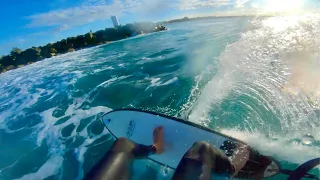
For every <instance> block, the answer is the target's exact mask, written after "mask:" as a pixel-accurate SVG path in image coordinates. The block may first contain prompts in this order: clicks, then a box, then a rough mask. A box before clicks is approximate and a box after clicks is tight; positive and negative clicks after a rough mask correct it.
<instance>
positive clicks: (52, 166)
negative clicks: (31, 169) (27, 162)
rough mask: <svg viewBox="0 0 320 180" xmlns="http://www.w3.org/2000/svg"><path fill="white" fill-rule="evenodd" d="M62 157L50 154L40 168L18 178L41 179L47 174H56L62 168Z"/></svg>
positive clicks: (22, 179) (23, 179) (24, 179)
mask: <svg viewBox="0 0 320 180" xmlns="http://www.w3.org/2000/svg"><path fill="white" fill-rule="evenodd" d="M62 163H63V158H62V157H61V156H55V155H53V156H51V157H50V158H49V160H47V161H46V162H45V164H44V165H42V166H41V167H40V169H39V170H38V171H37V172H35V173H31V174H27V175H24V176H23V177H21V178H19V180H30V179H32V180H42V179H45V178H47V177H49V176H52V175H56V174H58V172H59V171H60V170H61V168H62Z"/></svg>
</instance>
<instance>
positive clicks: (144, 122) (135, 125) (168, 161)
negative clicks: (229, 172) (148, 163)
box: [102, 109, 280, 179]
mask: <svg viewBox="0 0 320 180" xmlns="http://www.w3.org/2000/svg"><path fill="white" fill-rule="evenodd" d="M102 121H103V123H104V124H105V126H106V128H107V129H108V130H109V132H110V133H111V134H112V135H113V136H114V137H115V138H120V137H126V138H128V139H130V140H132V141H134V142H136V143H139V144H145V145H152V144H153V135H152V134H153V130H154V128H155V127H157V126H163V127H164V141H165V144H166V145H165V152H164V153H162V154H160V155H158V154H155V155H150V156H149V159H150V160H153V161H155V162H157V163H159V164H161V165H165V166H167V167H170V168H172V169H176V168H177V166H178V164H179V162H180V160H181V159H182V157H183V155H184V154H185V153H186V152H187V151H188V149H189V148H190V147H191V146H192V145H193V144H194V143H195V142H200V141H206V142H208V143H210V144H211V145H212V146H213V147H215V148H217V149H220V150H221V151H222V152H224V153H225V154H226V155H227V156H228V155H230V150H231V151H232V147H235V145H236V144H237V143H241V144H245V143H244V142H242V141H240V140H237V139H235V138H232V137H229V136H226V135H224V134H221V133H219V132H216V131H214V130H212V129H210V128H207V127H203V126H201V125H198V124H195V123H192V122H190V121H186V120H182V119H179V118H176V117H170V116H167V115H164V114H159V113H156V112H151V111H145V110H139V109H119V110H114V111H111V112H108V113H106V114H104V115H103V116H102ZM230 147H231V149H230ZM228 148H229V149H228ZM249 150H250V158H249V159H250V160H249V161H248V162H247V164H246V165H245V167H244V168H243V169H242V170H241V171H240V172H239V173H238V176H237V177H238V178H255V179H260V178H265V177H270V176H274V175H276V174H278V173H279V169H280V166H279V164H278V163H277V162H276V161H275V160H274V159H273V158H271V157H268V156H263V155H261V154H259V153H258V152H257V151H256V150H254V149H253V148H251V147H250V148H249Z"/></svg>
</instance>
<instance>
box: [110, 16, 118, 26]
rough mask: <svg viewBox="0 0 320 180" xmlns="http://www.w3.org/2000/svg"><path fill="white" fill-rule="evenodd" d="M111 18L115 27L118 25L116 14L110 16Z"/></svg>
mask: <svg viewBox="0 0 320 180" xmlns="http://www.w3.org/2000/svg"><path fill="white" fill-rule="evenodd" d="M111 20H112V23H113V26H114V27H115V28H116V27H118V26H120V24H119V21H118V18H117V16H111Z"/></svg>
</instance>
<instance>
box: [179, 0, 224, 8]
mask: <svg viewBox="0 0 320 180" xmlns="http://www.w3.org/2000/svg"><path fill="white" fill-rule="evenodd" d="M229 3H230V1H229V0H180V2H179V3H178V4H177V8H178V9H181V10H190V9H198V8H209V7H218V6H223V5H228V4H229Z"/></svg>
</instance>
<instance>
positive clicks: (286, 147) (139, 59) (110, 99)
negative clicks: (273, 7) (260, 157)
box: [0, 14, 320, 179]
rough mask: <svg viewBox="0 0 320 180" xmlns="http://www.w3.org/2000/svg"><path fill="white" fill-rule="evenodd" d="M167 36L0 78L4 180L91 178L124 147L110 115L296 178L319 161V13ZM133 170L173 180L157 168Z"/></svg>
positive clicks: (216, 22) (220, 21)
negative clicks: (181, 128)
mask: <svg viewBox="0 0 320 180" xmlns="http://www.w3.org/2000/svg"><path fill="white" fill-rule="evenodd" d="M166 26H167V28H168V29H169V30H168V31H164V32H160V33H154V34H148V35H143V36H138V37H135V38H131V39H126V40H122V41H118V42H114V43H111V44H107V45H102V46H98V47H94V48H90V49H85V50H80V51H77V52H72V53H68V54H64V55H60V56H57V57H53V58H50V59H46V60H44V61H41V62H37V63H34V64H32V65H28V66H26V67H23V68H20V69H16V70H13V71H9V72H7V73H4V74H0V84H1V86H0V93H1V96H0V145H1V148H0V179H81V178H82V177H83V175H84V174H85V173H86V172H88V170H89V169H90V168H91V167H92V166H93V165H94V164H95V163H96V162H97V161H98V160H99V159H100V158H101V157H102V156H103V155H104V154H105V152H106V151H107V150H108V149H109V148H110V146H111V145H112V142H113V141H114V139H113V138H112V136H111V135H110V134H109V133H108V131H107V130H106V129H105V128H104V126H103V124H102V123H101V121H100V118H101V115H102V114H103V113H105V112H108V111H110V110H112V109H117V108H124V107H134V108H141V109H147V110H152V111H156V112H159V113H164V114H167V115H171V116H176V117H180V118H183V119H187V120H189V121H193V122H196V123H198V124H201V125H204V126H208V127H210V128H212V129H215V130H218V131H220V132H222V133H225V134H228V135H230V136H234V137H236V138H238V139H241V140H243V141H245V142H247V143H249V144H250V145H251V146H253V147H255V148H256V149H258V150H260V151H261V152H262V153H264V154H266V155H270V156H273V157H275V158H276V159H277V160H278V161H279V162H280V163H281V164H282V165H283V166H284V167H285V168H290V169H294V168H296V167H297V166H298V165H299V164H301V163H303V162H305V161H307V160H309V159H312V158H315V157H319V155H320V143H319V142H320V134H319V132H320V129H319V127H320V123H319V122H320V121H319V118H320V106H319V102H320V81H319V77H320V71H319V69H320V39H319V38H317V37H318V35H319V33H320V17H319V15H314V14H309V15H301V16H298V17H255V18H254V17H229V18H215V19H209V20H200V21H188V22H180V23H173V24H167V25H166ZM305 134H311V135H312V136H313V137H314V138H315V141H314V142H313V143H312V144H311V145H303V144H302V143H301V141H302V139H301V137H302V136H303V135H305ZM134 170H135V171H134V172H135V173H134V178H135V179H141V178H142V179H156V178H157V179H170V177H171V175H172V173H173V172H172V170H170V169H168V168H166V167H162V166H160V165H157V164H154V163H152V162H149V161H147V160H139V161H136V162H135V166H134ZM317 170H318V169H316V170H315V171H314V173H318V172H317ZM318 174H319V173H318ZM285 177H286V176H277V177H275V179H279V178H280V179H282V178H285Z"/></svg>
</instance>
